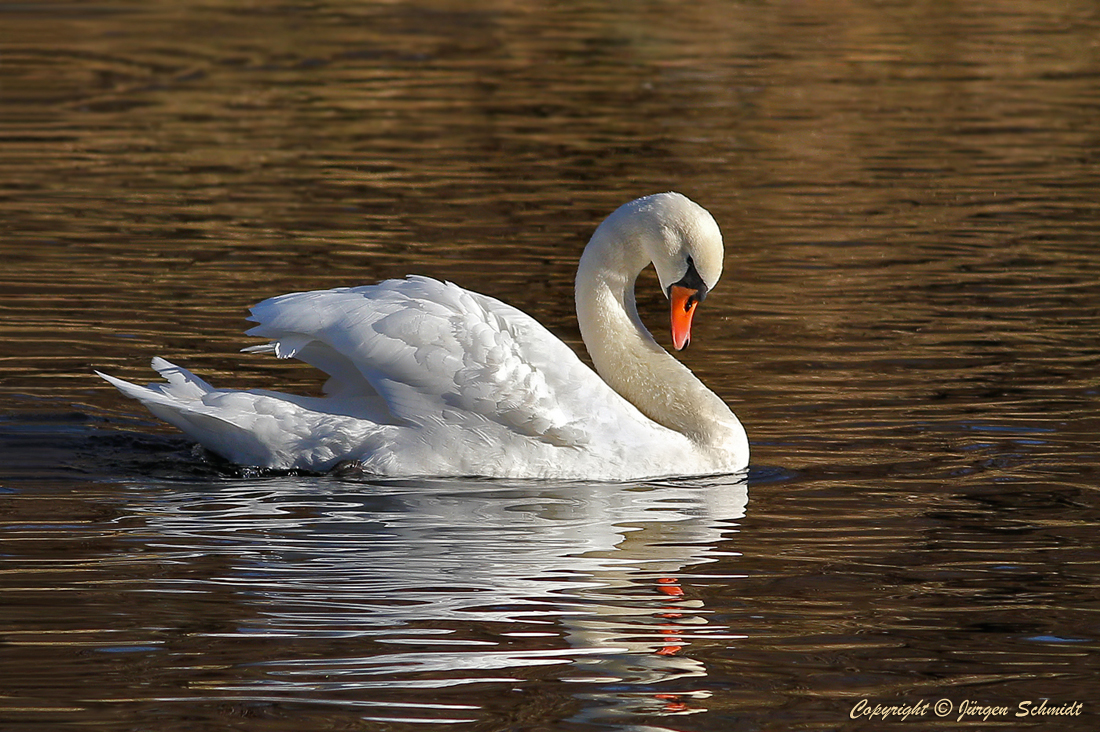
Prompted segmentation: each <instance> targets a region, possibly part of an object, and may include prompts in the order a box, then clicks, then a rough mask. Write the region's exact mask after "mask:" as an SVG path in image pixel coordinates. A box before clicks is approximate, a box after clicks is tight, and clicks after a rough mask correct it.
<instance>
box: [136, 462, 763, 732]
mask: <svg viewBox="0 0 1100 732" xmlns="http://www.w3.org/2000/svg"><path fill="white" fill-rule="evenodd" d="M139 495H144V496H146V497H147V498H148V499H150V500H146V501H144V502H143V503H144V505H142V506H140V507H139V510H140V511H141V512H142V513H143V515H144V523H143V526H142V527H141V528H140V529H138V530H136V531H135V532H134V533H132V534H131V538H134V539H138V540H140V541H142V542H144V543H145V544H147V545H154V546H157V547H158V548H160V549H162V550H164V551H166V552H167V555H168V556H174V557H176V558H177V559H178V558H180V557H189V558H191V559H190V561H191V562H199V561H201V562H202V563H203V566H205V567H208V568H209V571H208V573H207V574H206V575H205V576H203V577H202V578H201V579H199V580H195V579H189V580H188V581H187V582H188V583H189V584H191V585H197V587H195V586H192V587H189V588H188V589H189V590H190V591H194V590H196V589H198V590H201V591H202V592H205V593H218V594H221V595H224V597H225V600H224V602H225V604H226V605H227V609H226V612H228V613H230V615H231V617H230V618H227V621H229V622H230V623H231V624H232V625H231V627H232V628H233V629H232V630H230V631H223V632H220V634H221V635H225V633H229V634H231V635H235V636H239V635H242V634H244V635H247V636H248V637H253V638H270V639H273V640H274V641H275V643H274V644H273V645H270V646H269V647H268V648H267V653H268V655H266V656H264V657H263V658H252V659H249V663H250V667H251V668H252V669H256V668H259V669H262V674H261V677H260V678H257V677H256V676H255V675H254V674H249V675H248V676H247V677H242V676H235V677H232V678H225V679H222V680H219V681H216V682H215V681H210V682H208V683H207V689H208V690H209V691H211V692H215V691H216V692H218V693H223V694H224V693H232V694H237V695H240V694H245V695H248V696H254V695H262V696H264V697H270V696H272V695H275V696H278V695H288V694H289V695H294V696H300V695H301V694H303V693H307V694H313V695H318V694H319V695H322V696H323V695H324V694H326V693H338V694H339V696H340V698H341V699H342V700H348V698H349V692H355V693H352V694H351V696H352V697H353V698H356V699H358V700H359V703H370V704H375V703H378V701H379V700H385V701H386V705H387V706H391V705H392V706H394V707H402V703H401V702H400V695H401V693H402V692H401V690H415V689H433V688H434V689H444V688H448V687H457V686H463V685H467V684H475V683H477V684H485V683H493V684H505V685H507V687H508V688H509V689H511V688H512V687H515V686H516V685H517V684H520V683H521V682H523V681H525V680H527V679H530V678H532V677H539V678H545V677H546V676H547V674H550V676H551V677H552V678H553V679H554V680H559V681H564V682H570V683H571V684H573V686H569V687H568V689H569V690H571V692H572V696H573V698H574V699H580V700H583V703H582V706H583V709H582V711H581V712H579V713H578V716H577V717H576V719H580V718H584V719H591V718H596V717H601V716H604V715H612V716H620V715H624V714H626V715H633V714H645V715H667V714H684V713H690V712H693V711H701V710H702V709H703V708H704V707H705V703H704V700H705V698H706V696H707V692H706V691H705V690H704V688H703V685H700V687H699V688H695V689H688V690H687V691H684V690H683V684H679V685H678V690H677V691H676V692H675V693H665V692H664V689H663V688H662V685H664V684H667V682H670V681H672V680H674V679H690V678H692V677H704V676H706V674H707V670H706V668H705V667H704V665H703V664H702V663H701V662H700V661H699V660H697V659H695V658H692V657H690V655H689V654H687V653H685V649H686V648H687V647H688V646H690V645H691V644H692V643H693V642H702V640H703V639H705V638H710V639H713V640H717V641H718V642H723V641H721V639H728V638H730V637H734V636H731V634H730V633H731V631H730V629H728V628H725V627H721V626H717V625H715V624H714V623H713V622H711V620H710V619H709V618H708V616H707V611H706V608H705V607H704V606H703V603H702V601H701V600H699V599H696V598H693V597H692V596H691V595H692V594H693V593H692V592H691V590H690V587H689V585H690V580H691V577H692V575H691V574H690V572H691V571H693V570H692V569H688V568H695V567H697V565H702V564H707V563H712V562H716V561H718V560H719V559H721V558H723V557H729V556H730V553H729V552H723V551H722V550H720V549H719V544H720V543H721V542H723V541H724V540H727V539H728V538H729V535H730V534H731V533H732V532H734V531H736V523H734V522H735V521H736V520H737V519H739V518H741V517H742V516H744V513H745V506H746V503H747V500H748V494H747V490H746V484H745V482H744V476H743V475H739V476H730V477H723V478H709V479H692V480H690V481H660V482H648V483H635V484H608V483H591V484H582V483H568V484H549V483H516V482H508V483H506V482H500V481H454V480H449V481H394V482H381V483H371V484H362V483H350V482H342V481H339V480H336V479H334V478H295V477H282V478H273V479H264V480H256V481H240V482H231V483H226V484H223V485H222V486H219V487H217V488H211V486H210V485H209V484H204V485H203V486H202V487H201V489H195V490H180V486H178V485H177V486H172V489H171V490H166V491H164V492H156V493H153V494H151V493H149V492H145V491H143V492H142V493H141V494H139ZM694 571H698V570H694ZM194 574H195V572H194V570H192V572H191V576H192V577H193V576H194ZM705 576H706V577H707V578H708V579H711V580H713V575H705ZM177 583H178V580H177ZM218 634H219V633H212V635H218ZM311 643H312V645H311ZM303 649H311V650H310V652H303ZM541 666H547V667H555V668H553V669H549V670H547V671H543V672H539V671H537V668H538V667H541ZM689 686H690V683H689ZM479 698H480V695H479ZM364 699H373V700H375V701H374V702H365V701H364ZM413 706H416V705H413ZM470 709H471V710H474V711H468V712H466V713H465V714H471V715H473V716H470V717H469V719H474V718H476V706H471V707H470ZM392 711H393V710H392V709H390V710H387V714H384V715H382V716H380V717H378V718H379V719H381V718H382V717H385V718H386V719H394V718H396V717H395V716H394V714H392V713H389V712H392ZM410 714H412V716H411V717H409V719H413V718H417V716H418V715H417V714H413V713H412V712H410ZM398 716H400V714H398ZM464 718H466V717H464ZM418 721H424V720H423V719H422V718H419V719H418ZM452 721H453V720H452Z"/></svg>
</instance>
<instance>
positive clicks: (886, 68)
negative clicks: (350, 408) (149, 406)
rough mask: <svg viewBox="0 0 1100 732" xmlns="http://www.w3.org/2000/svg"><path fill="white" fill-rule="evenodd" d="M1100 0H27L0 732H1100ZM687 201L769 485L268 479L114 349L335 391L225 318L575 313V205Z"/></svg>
mask: <svg viewBox="0 0 1100 732" xmlns="http://www.w3.org/2000/svg"><path fill="white" fill-rule="evenodd" d="M1098 16H1100V13H1098V11H1097V9H1096V7H1095V4H1094V3H1089V2H1072V1H1070V2H1058V3H1055V2H1039V3H1016V2H1009V1H1008V0H1002V1H1001V2H997V1H995V0H977V2H972V3H967V4H964V5H957V4H936V3H931V4H929V3H925V4H917V5H911V4H891V3H868V2H857V3H845V4H805V3H781V2H758V3H724V2H723V3H718V2H700V3H693V4H690V5H684V4H671V3H646V4H636V5H635V6H632V7H631V8H630V9H629V11H627V10H624V8H623V7H622V6H620V5H618V4H613V3H598V2H584V3H573V4H567V5H549V6H545V7H543V6H538V7H535V6H523V5H515V4H495V5H494V4H491V5H485V6H479V8H477V9H473V8H472V6H468V5H465V4H457V3H455V4H448V3H444V2H439V3H432V4H428V5H406V4H370V3H347V4H343V3H339V2H333V3H321V4H313V5H310V6H301V7H298V6H293V5H282V6H272V7H256V8H247V9H243V8H241V7H238V6H237V5H236V4H232V3H225V4H219V3H206V4H202V5H194V6H189V5H186V4H185V5H180V4H178V3H171V4H169V3H149V2H144V3H133V4H127V3H124V2H120V3H114V4H111V5H109V6H108V5H100V6H79V5H76V6H64V7H60V8H54V7H47V6H41V7H40V6H35V5H23V6H19V7H18V8H14V9H11V10H9V11H8V12H6V13H5V17H4V23H3V27H4V31H3V33H4V35H5V46H6V47H7V50H6V51H5V54H4V59H3V64H2V65H0V95H2V96H3V108H4V114H3V116H2V118H0V166H2V170H3V175H2V176H0V232H2V235H0V253H2V256H3V261H4V267H3V268H2V274H0V283H2V287H0V344H2V345H0V359H2V361H0V363H2V367H0V368H2V371H0V521H2V523H3V528H2V530H0V537H2V538H0V573H2V574H0V578H2V579H0V590H2V593H3V602H2V603H0V637H2V639H3V642H4V646H3V653H0V678H2V679H3V682H4V683H3V692H2V694H0V722H2V724H0V727H3V729H5V730H9V729H10V730H17V731H18V730H30V729H51V730H54V729H58V730H60V729H76V728H81V729H93V730H98V731H100V732H108V731H111V732H113V731H114V730H134V729H157V730H158V731H161V730H163V731H171V730H177V729H179V730H188V732H194V731H195V730H227V729H234V730H263V731H264V732H267V731H268V730H283V729H285V730H302V729H310V730H325V729H364V730H382V729H387V730H433V729H455V730H466V729H471V730H506V729H507V730H531V731H535V730H540V731H541V730H550V729H554V730H558V729H561V730H576V731H578V732H587V731H588V730H599V729H633V730H673V731H674V732H712V731H713V732H719V731H724V730H728V729H737V730H753V729H768V730H773V729H774V730H789V729H806V730H833V729H876V728H880V727H881V726H882V725H883V722H882V721H881V720H879V719H870V718H868V717H867V716H865V715H864V716H861V712H860V710H861V709H870V708H873V705H875V704H881V705H890V704H915V703H918V702H920V701H922V700H924V701H927V702H928V703H929V705H930V706H929V707H928V708H927V709H926V710H925V711H924V713H923V715H921V716H919V717H910V719H908V720H907V721H906V722H904V723H903V722H896V723H895V725H896V726H898V727H899V728H902V727H907V728H912V729H924V728H955V727H958V726H966V725H973V726H992V725H993V724H994V723H1000V724H1001V725H1002V726H1006V727H1008V728H1011V729H1023V728H1035V729H1093V728H1095V726H1096V722H1097V719H1096V717H1097V709H1098V706H1097V705H1098V704H1100V699H1098V698H1097V694H1096V692H1095V689H1096V687H1097V679H1098V666H1100V664H1098V662H1097V654H1096V650H1097V646H1098V642H1097V639H1098V637H1100V626H1098V622H1097V615H1096V612H1097V609H1098V607H1100V587H1098V575H1100V573H1098V565H1100V552H1098V550H1097V547H1096V536H1097V523H1098V519H1100V512H1098V509H1097V503H1098V502H1097V494H1096V484H1097V480H1096V479H1097V474H1098V465H1100V461H1098V460H1097V454H1096V437H1095V436H1096V434H1097V432H1098V428H1100V424H1098V420H1097V417H1096V411H1097V410H1096V403H1097V389H1098V378H1097V374H1098V367H1100V347H1098V341H1097V333H1098V332H1100V290H1098V288H1097V282H1098V280H1100V255H1098V254H1097V252H1098V251H1100V250H1098V249H1097V243H1096V242H1097V240H1098V238H1100V203H1098V201H1100V175H1098V172H1097V171H1098V170H1100V153H1098V152H1097V151H1098V150H1100V145H1098V142H1100V121H1098V120H1100V43H1098V42H1097V40H1096V39H1097V38H1098V37H1100V33H1098V31H1100V17H1098ZM668 189H676V190H681V191H682V192H684V193H686V194H688V195H689V196H691V197H692V198H694V199H695V200H697V201H699V202H700V203H702V204H703V205H704V206H706V207H707V208H708V209H709V210H710V211H711V212H712V213H713V214H714V215H715V217H716V219H717V220H718V221H719V223H720V224H721V225H722V227H723V230H724V232H725V234H726V239H727V255H728V256H727V262H726V273H725V276H724V278H723V281H722V283H721V284H720V285H719V287H718V288H717V289H716V290H715V291H714V292H713V294H712V295H711V296H710V297H708V299H707V301H706V303H705V305H704V307H703V308H702V309H701V311H700V312H699V314H698V316H697V318H696V331H697V332H696V334H695V338H694V339H693V344H692V348H691V349H690V350H689V351H688V352H687V353H686V354H685V355H684V359H685V361H686V362H687V363H688V364H689V365H690V366H691V367H692V368H693V369H694V370H695V371H696V372H697V373H698V374H699V375H700V376H701V378H703V380H704V381H706V382H707V383H708V384H709V385H711V386H712V387H713V388H714V389H715V390H716V391H717V392H718V393H720V394H722V395H723V396H724V397H725V398H726V399H727V400H728V401H729V403H730V404H731V406H732V407H733V408H734V410H735V411H736V412H737V414H738V415H739V416H740V417H741V419H742V421H743V422H744V423H745V425H746V427H747V429H748V432H749V436H750V439H751V441H752V446H753V461H752V470H751V471H750V473H749V475H748V478H747V480H739V479H737V478H732V479H729V480H710V481H683V482H666V483H652V484H631V485H583V484H565V485H558V484H541V483H536V484H525V483H520V482H492V481H475V482H448V481H426V482H424V481H422V482H401V481H396V482H394V481H391V482H380V483H364V482H361V481H356V480H354V479H352V478H350V477H348V476H339V475H333V476H263V475H255V474H250V473H249V472H247V471H236V470H233V469H232V468H229V467H227V466H223V465H218V464H215V463H212V462H210V461H209V460H208V459H207V458H206V457H205V456H203V455H202V454H200V453H196V452H194V451H193V450H192V446H191V445H190V444H189V443H188V441H187V440H186V439H184V438H182V437H180V436H178V435H177V434H175V433H174V432H172V431H171V430H170V429H169V428H166V427H164V426H163V425H160V424H159V423H157V422H156V421H155V420H153V419H152V418H151V417H149V416H148V415H147V414H145V413H144V412H143V411H142V410H141V409H140V407H138V406H137V405H135V404H132V403H129V402H126V401H124V400H123V399H122V398H121V397H120V396H119V395H118V394H117V393H116V392H114V390H113V389H111V388H110V387H108V386H107V385H105V384H102V383H101V382H99V381H98V380H97V379H95V378H94V377H93V376H91V370H92V369H93V368H96V369H100V370H104V371H107V372H110V373H114V374H117V375H119V376H122V377H124V378H129V379H132V380H137V381H145V380H148V379H149V378H150V377H151V375H152V374H151V372H150V371H149V369H148V361H149V359H150V358H151V357H152V356H154V355H160V356H164V357H167V358H169V359H171V360H174V361H177V362H179V363H181V364H182V365H185V366H187V367H189V368H192V369H193V370H195V371H196V372H198V373H200V374H201V375H203V376H204V377H206V378H208V379H210V380H211V381H213V382H214V383H215V384H218V385H224V386H237V387H252V386H268V387H278V388H281V389H286V390H297V391H304V392H315V391H316V390H317V389H318V388H319V386H320V383H321V379H320V378H319V377H318V375H317V374H316V373H315V372H313V371H312V370H310V369H309V368H308V367H304V366H301V365H295V364H292V363H285V362H275V361H274V360H273V359H270V358H264V357H261V356H247V355H242V354H239V353H238V349H239V348H241V347H242V346H245V345H250V344H251V340H250V339H247V338H245V337H244V336H243V334H242V331H243V329H244V328H245V325H246V324H245V322H244V320H243V317H244V314H245V312H246V309H247V307H248V305H250V304H252V303H254V302H257V301H258V300H260V299H262V298H265V297H268V296H271V295H275V294H278V293H282V292H289V291H294V290H302V289H312V288H322V287H333V286H338V285H347V284H359V283H364V282H371V281H375V280H378V279H382V278H385V277H389V276H399V275H403V274H406V273H408V272H418V273H423V274H429V275H433V276H436V277H440V278H446V279H451V280H453V281H456V282H458V283H460V284H463V285H465V286H468V287H470V288H473V289H477V290H479V291H482V292H486V293H488V294H492V295H494V296H497V297H500V298H502V299H504V300H506V301H508V302H511V303H513V304H515V305H517V306H519V307H521V308H523V309H524V310H526V311H528V312H530V313H531V314H532V315H534V316H535V317H537V318H539V319H540V320H541V321H542V322H544V323H546V324H547V325H548V326H549V327H550V328H551V329H552V330H553V331H554V332H555V333H558V334H560V335H561V336H562V337H563V338H564V339H565V340H566V341H568V342H570V343H571V344H573V345H575V346H578V347H579V345H580V344H579V336H578V333H577V330H576V326H575V323H574V320H573V315H572V304H571V289H572V277H573V273H574V268H575V264H576V259H577V257H578V255H579V253H580V250H581V248H582V247H583V244H584V242H585V240H586V239H587V236H588V235H589V234H590V233H591V230H592V229H593V227H594V226H595V225H596V224H597V223H598V222H599V221H600V220H601V219H602V218H603V216H605V215H606V214H607V213H608V212H610V211H611V210H613V209H614V208H615V207H616V206H618V205H619V204H620V203H623V202H625V201H627V200H630V199H631V198H634V197H636V196H638V195H642V194H645V193H650V192H655V191H660V190H668ZM639 303H640V306H641V308H642V310H643V311H644V312H643V315H644V316H645V317H646V318H647V319H648V322H650V323H651V324H652V329H653V330H654V332H655V333H657V335H658V338H659V339H661V340H662V342H665V343H667V340H668V336H667V334H666V330H667V328H666V326H665V324H664V322H663V319H662V316H663V314H664V303H663V300H662V298H661V296H660V294H659V293H658V292H657V290H656V288H655V287H654V280H653V278H652V277H650V278H648V279H646V280H644V281H643V282H642V283H641V289H640V291H639ZM861 700H867V701H868V704H869V705H870V706H869V707H857V704H859V703H860V702H861ZM940 700H946V702H947V703H948V704H949V705H950V707H951V711H950V712H949V713H945V716H942V717H940V716H937V714H936V712H935V711H934V708H933V707H932V706H931V705H933V704H935V703H936V702H937V701H940ZM1044 700H1045V701H1046V704H1047V709H1048V710H1049V709H1052V708H1066V709H1067V711H1073V707H1072V704H1073V703H1075V702H1080V703H1081V704H1082V707H1081V708H1080V710H1078V711H1079V712H1080V714H1079V715H1076V716H1062V717H1051V716H1027V717H1015V716H1014V715H1015V714H1016V713H1017V712H1018V711H1019V707H1018V705H1019V704H1020V702H1026V701H1032V702H1034V703H1035V705H1036V706H1037V705H1039V704H1040V703H1042V702H1043V701H1044ZM971 705H978V706H989V707H1005V708H1008V711H1007V712H1003V713H1002V712H990V713H988V714H987V715H986V716H987V720H986V723H983V722H982V721H981V718H980V717H981V715H978V716H975V715H974V714H969V715H968V714H965V713H964V712H965V711H966V710H967V709H970V710H971V711H973V708H972V706H971ZM945 710H946V707H942V706H941V707H940V711H941V712H945ZM960 714H962V715H963V716H962V717H961V721H960ZM853 716H854V717H855V718H853Z"/></svg>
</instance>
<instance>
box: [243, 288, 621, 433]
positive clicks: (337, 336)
mask: <svg viewBox="0 0 1100 732" xmlns="http://www.w3.org/2000/svg"><path fill="white" fill-rule="evenodd" d="M250 319H251V320H253V321H254V322H256V323H257V325H256V326H255V327H253V328H252V329H250V330H249V331H248V334H249V335H255V336H262V337H266V338H270V339H272V342H273V343H272V347H273V350H274V352H275V353H276V355H278V356H279V357H281V358H289V357H297V358H299V359H301V360H304V361H306V362H307V363H310V364H312V365H314V366H316V367H318V368H320V369H322V370H323V371H325V372H326V373H328V374H329V375H330V379H329V381H328V383H327V384H326V387H325V390H326V393H328V394H330V395H332V396H351V395H355V394H360V395H361V394H363V392H364V391H365V390H367V389H370V390H371V391H372V392H373V393H376V394H379V395H381V396H382V397H383V399H384V400H385V401H386V404H387V405H388V406H389V409H390V411H391V413H392V415H393V417H394V423H395V424H396V423H406V424H415V425H425V424H427V422H428V421H434V420H435V417H438V415H440V414H443V413H444V412H448V413H450V415H451V416H452V418H453V417H455V416H457V417H460V419H459V420H458V422H457V423H456V426H457V424H461V425H462V427H463V429H466V430H475V431H477V430H482V428H481V427H479V426H477V425H478V424H482V425H486V426H488V424H490V423H494V424H497V425H499V426H502V427H505V428H507V430H508V431H511V432H513V433H518V434H519V435H524V436H527V437H531V438H536V439H538V440H540V441H544V442H547V443H550V444H552V445H563V446H564V445H575V446H580V445H583V444H586V443H587V442H588V441H589V439H590V437H591V430H592V427H593V421H594V419H593V418H594V415H593V414H592V413H591V411H590V409H589V408H588V405H591V404H604V405H606V404H609V403H613V402H616V401H619V402H622V406H623V407H624V408H627V409H630V410H632V409H633V407H632V405H629V403H627V402H626V401H625V400H623V399H622V398H621V397H619V396H618V394H616V393H615V392H614V391H613V390H612V389H611V388H610V387H607V386H606V384H604V382H603V381H602V380H600V379H599V377H598V376H596V374H595V373H594V372H593V371H592V370H591V369H589V368H588V367H587V366H585V365H584V364H583V363H582V362H581V361H580V359H579V358H578V357H577V356H576V354H575V353H573V351H572V350H571V349H570V348H569V347H568V346H566V345H565V344H564V343H562V342H561V341H560V340H559V339H558V338H556V337H555V336H554V335H552V334H551V333H550V332H549V331H547V330H546V329H545V328H544V327H543V326H542V325H540V324H539V323H538V322H537V321H535V320H534V319H533V318H531V317H530V316H528V315H526V314H525V313H523V312H521V311H519V310H517V309H516V308H513V307H511V306H509V305H506V304H504V303H502V302H500V301H499V300H496V299H494V298H490V297H487V296H485V295H479V294H476V293H472V292H469V291H467V290H464V289H462V288H460V287H458V286H457V285H454V284H451V283H446V282H440V281H438V280H434V279H430V278H427V277H410V278H408V279H404V280H388V281H386V282H383V283H380V284H378V285H370V286H365V287H354V288H340V289H335V290H327V291H319V292H304V293H293V294H290V295H283V296H280V297H276V298H272V299H270V300H266V301H264V302H262V303H260V304H258V305H256V306H255V307H254V308H252V317H251V318H250ZM260 348H263V347H260ZM249 350H260V349H259V348H255V347H254V348H253V349H249ZM267 350H271V349H270V348H269V349H267ZM550 365H552V368H548V366H550ZM615 411H619V410H615ZM620 416H621V415H620ZM498 437H499V435H498ZM486 439H487V441H491V440H489V438H488V436H487V437H486Z"/></svg>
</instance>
